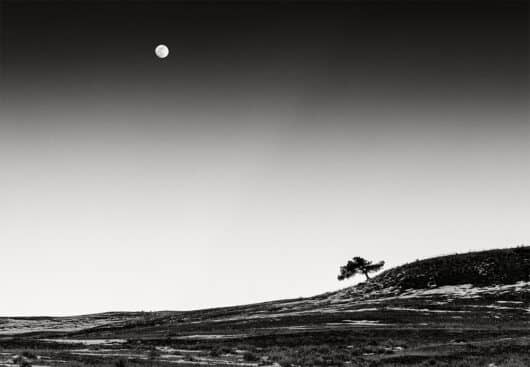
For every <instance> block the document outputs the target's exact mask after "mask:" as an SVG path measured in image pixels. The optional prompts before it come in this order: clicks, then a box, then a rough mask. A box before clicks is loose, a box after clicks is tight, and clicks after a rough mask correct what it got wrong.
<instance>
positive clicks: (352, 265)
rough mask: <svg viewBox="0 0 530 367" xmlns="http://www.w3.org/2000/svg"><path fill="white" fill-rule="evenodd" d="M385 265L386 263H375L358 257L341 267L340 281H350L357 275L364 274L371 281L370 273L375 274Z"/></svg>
mask: <svg viewBox="0 0 530 367" xmlns="http://www.w3.org/2000/svg"><path fill="white" fill-rule="evenodd" d="M384 265H385V262H384V261H380V262H378V263H375V264H374V263H373V262H371V261H368V260H366V259H365V258H362V257H360V256H356V257H354V258H353V259H351V260H349V261H348V263H347V264H346V265H344V266H341V267H340V274H339V275H338V277H337V279H338V280H344V279H348V278H350V277H352V276H354V275H356V274H364V276H365V277H366V280H368V279H370V277H369V276H368V273H373V272H376V271H378V270H380V269H381V268H382V267H383V266H384Z"/></svg>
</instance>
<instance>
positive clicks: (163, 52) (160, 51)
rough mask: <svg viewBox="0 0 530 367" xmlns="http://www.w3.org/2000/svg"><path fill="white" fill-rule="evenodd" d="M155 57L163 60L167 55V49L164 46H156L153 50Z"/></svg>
mask: <svg viewBox="0 0 530 367" xmlns="http://www.w3.org/2000/svg"><path fill="white" fill-rule="evenodd" d="M155 55H156V56H157V57H158V58H159V59H165V58H166V57H167V56H168V55H169V48H168V47H167V46H166V45H158V46H156V48H155Z"/></svg>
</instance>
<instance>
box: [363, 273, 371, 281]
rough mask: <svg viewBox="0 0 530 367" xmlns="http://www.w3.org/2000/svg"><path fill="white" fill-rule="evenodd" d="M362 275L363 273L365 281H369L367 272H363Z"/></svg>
mask: <svg viewBox="0 0 530 367" xmlns="http://www.w3.org/2000/svg"><path fill="white" fill-rule="evenodd" d="M363 273H364V276H365V277H366V280H369V279H370V277H369V276H368V272H366V271H363Z"/></svg>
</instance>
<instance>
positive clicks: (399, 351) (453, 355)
mask: <svg viewBox="0 0 530 367" xmlns="http://www.w3.org/2000/svg"><path fill="white" fill-rule="evenodd" d="M509 251H512V250H507V251H506V252H502V253H498V252H495V253H493V252H488V253H478V254H477V255H478V256H475V255H469V254H466V256H464V257H462V258H458V256H457V257H454V256H453V257H445V258H437V260H432V259H430V260H428V261H425V262H415V263H411V264H408V265H405V266H404V267H400V268H395V269H391V270H390V271H388V272H385V273H382V274H381V275H380V276H378V277H376V278H374V279H373V280H372V281H370V282H367V283H364V284H360V285H358V286H355V287H350V288H345V289H343V290H341V291H337V292H331V293H326V294H322V295H318V296H315V297H311V298H304V299H291V300H280V301H274V302H266V303H259V304H252V305H243V306H236V307H225V308H217V309H209V310H198V311H189V312H170V311H168V312H153V313H105V314H99V315H86V316H77V317H67V318H0V366H35V367H36V366H41V367H44V366H46V367H52V366H74V367H75V366H77V367H85V366H115V367H124V366H129V367H132V366H175V365H181V366H275V367H280V366H281V367H294V366H409V367H413V366H447V367H449V366H457V367H458V366H461V367H464V366H468V367H474V366H477V367H478V366H480V367H501V366H504V367H522V366H525V367H527V366H530V281H529V280H528V279H527V278H525V277H526V275H525V276H523V279H519V278H514V279H512V277H513V276H514V275H513V274H508V275H506V276H505V277H504V278H505V279H507V280H506V281H499V280H498V279H501V280H502V277H497V279H496V280H495V281H492V282H489V283H488V282H486V281H485V279H484V274H488V271H492V270H491V269H497V268H499V269H500V268H503V265H502V264H497V265H492V264H494V263H493V261H492V260H491V259H492V256H493V257H494V258H496V259H503V261H504V262H508V263H510V264H512V265H513V269H514V272H515V273H517V274H519V273H520V272H521V271H527V268H526V266H528V257H527V255H528V248H523V249H522V250H521V249H518V250H516V251H512V252H509ZM455 263H456V264H466V265H467V266H468V269H466V270H465V271H461V278H460V279H461V281H464V282H462V283H460V284H454V285H451V284H448V282H449V280H450V277H446V278H444V277H441V276H437V277H435V280H436V281H437V282H438V283H443V285H442V284H434V285H433V284H432V277H431V278H429V277H425V276H424V274H425V271H426V269H434V270H435V269H439V268H441V267H443V266H445V267H446V268H444V269H446V270H448V269H447V267H448V266H449V265H448V264H455ZM484 264H490V265H488V266H489V267H487V266H485V265H484ZM470 267H471V268H470ZM488 269H489V270H488ZM521 269H522V270H521ZM434 270H433V274H436V271H434ZM506 271H508V270H506ZM477 272H478V274H479V277H480V279H479V280H478V281H476V283H473V282H465V281H466V280H469V279H466V277H469V278H470V279H477ZM515 273H514V274H515ZM466 274H467V275H466ZM403 279H406V280H407V281H408V282H409V281H410V280H411V279H413V280H414V279H416V280H414V281H413V283H414V284H415V285H417V287H416V286H414V287H400V285H401V284H402V283H401V281H402V280H403ZM517 279H519V280H517ZM515 280H516V281H515ZM422 281H428V282H431V284H430V286H429V287H420V285H422V283H421V282H422ZM407 284H408V283H407Z"/></svg>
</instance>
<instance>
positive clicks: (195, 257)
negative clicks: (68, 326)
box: [0, 0, 530, 316]
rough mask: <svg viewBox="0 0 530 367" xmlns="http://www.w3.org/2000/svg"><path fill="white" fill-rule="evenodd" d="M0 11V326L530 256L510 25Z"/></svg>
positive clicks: (281, 292) (407, 8)
mask: <svg viewBox="0 0 530 367" xmlns="http://www.w3.org/2000/svg"><path fill="white" fill-rule="evenodd" d="M0 3H1V8H0V9H1V13H0V15H1V18H0V20H1V23H0V42H1V43H0V44H1V47H0V73H1V80H0V93H1V102H2V104H1V108H0V182H1V184H0V278H1V279H2V287H1V288H2V301H1V302H0V315H4V316H7V315H11V316H15V315H73V314H86V313H95V312H103V311H119V310H123V311H124V310H129V311H135V310H145V311H150V310H187V309H198V308H206V307H215V306H225V305H236V304H243V303H251V302H259V301H267V300H274V299H281V298H295V297H300V296H312V295H315V294H319V293H323V292H327V291H332V290H336V289H339V288H341V287H345V286H348V285H351V284H354V283H355V282H356V281H358V280H361V279H355V280H348V281H345V282H339V281H337V278H336V277H337V275H338V272H339V267H340V266H341V265H343V264H345V263H346V262H347V260H348V259H350V258H351V257H353V256H363V257H365V258H368V259H371V260H374V261H379V260H384V261H386V268H389V267H392V266H397V265H400V264H403V263H406V262H409V261H414V260H416V259H421V258H426V257H431V256H436V255H442V254H452V253H456V252H466V251H470V250H482V249H491V248H503V247H512V246H517V245H521V244H530V226H529V225H528V218H530V191H529V190H528V187H530V169H529V167H530V143H529V142H530V140H529V138H530V125H529V120H528V97H529V95H528V11H527V10H528V4H526V3H524V2H517V1H508V2H501V1H499V2H479V1H470V2H464V1H450V2H432V1H427V2H420V1H407V2H402V1H394V2H383V1H354V2H333V3H326V4H324V3H318V2H310V3H301V2H281V3H280V2H250V3H244V2H227V1H217V2H215V1H214V2H195V3H189V2H188V3H186V2H173V3H172V2H167V1H160V2H153V1H135V2H111V1H101V0H97V1H93V2H88V1H75V2H61V1H55V2H54V1H49V0H42V1H24V0H22V1H13V0H11V1H9V0H0ZM159 43H164V44H166V45H168V47H169V49H170V55H169V57H168V58H166V59H158V58H157V57H156V56H155V54H154V48H155V47H156V45H158V44H159Z"/></svg>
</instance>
